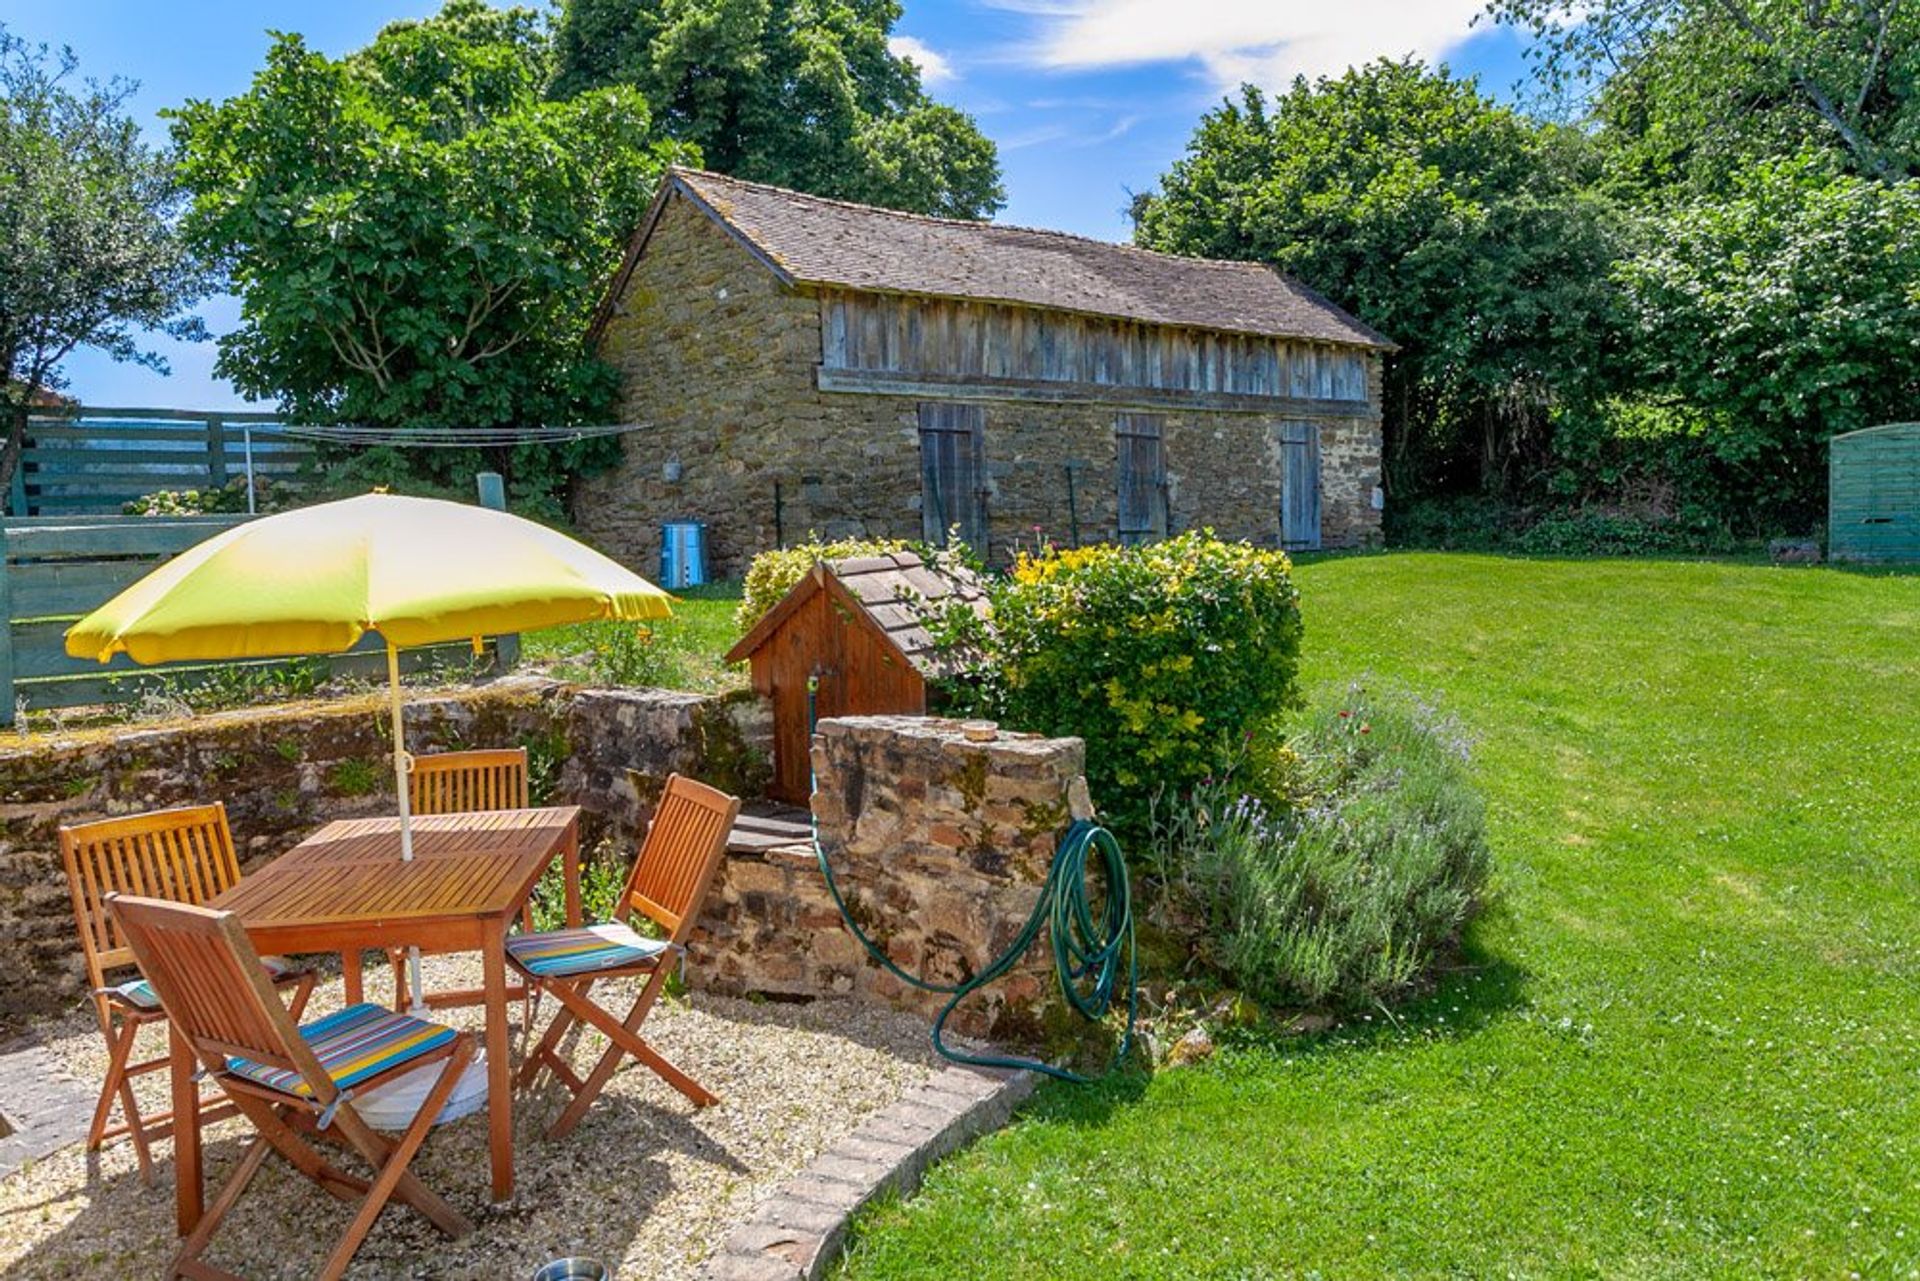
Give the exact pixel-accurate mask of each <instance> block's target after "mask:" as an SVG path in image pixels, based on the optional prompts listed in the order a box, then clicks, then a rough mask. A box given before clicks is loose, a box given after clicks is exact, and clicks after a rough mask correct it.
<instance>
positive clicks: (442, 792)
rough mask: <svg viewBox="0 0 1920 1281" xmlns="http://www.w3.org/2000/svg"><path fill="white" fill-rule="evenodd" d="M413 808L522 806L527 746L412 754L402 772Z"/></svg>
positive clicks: (443, 810) (456, 810) (461, 810)
mask: <svg viewBox="0 0 1920 1281" xmlns="http://www.w3.org/2000/svg"><path fill="white" fill-rule="evenodd" d="M407 804H408V807H409V808H411V809H412V811H413V812H414V813H415V814H471V813H474V812H475V811H477V810H523V809H525V808H527V749H526V748H524V747H513V748H505V749H501V750H497V751H482V752H440V753H437V754H435V755H432V756H416V757H414V758H413V768H412V770H411V772H409V773H408V775H407Z"/></svg>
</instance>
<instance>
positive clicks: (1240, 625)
mask: <svg viewBox="0 0 1920 1281" xmlns="http://www.w3.org/2000/svg"><path fill="white" fill-rule="evenodd" d="M1290 570H1291V565H1290V563H1289V562H1288V560H1287V557H1286V556H1285V554H1283V553H1281V552H1277V551H1264V550H1261V549H1259V548H1256V547H1253V546H1252V545H1250V544H1247V543H1228V542H1222V541H1221V540H1220V539H1218V538H1215V537H1214V536H1213V535H1212V534H1211V533H1188V534H1182V535H1180V536H1179V537H1177V538H1170V539H1167V540H1165V541H1163V542H1158V543H1148V544H1144V545H1141V546H1137V547H1120V546H1114V545H1110V544H1103V545H1099V546H1093V547H1082V548H1076V549H1073V550H1068V551H1062V550H1060V549H1057V548H1051V547H1049V548H1047V549H1046V550H1044V551H1043V552H1041V553H1040V554H1039V555H1030V554H1022V555H1021V556H1020V557H1019V559H1018V560H1016V561H1015V562H1014V566H1013V572H1012V574H1011V576H1010V577H1009V578H1008V579H1007V580H1006V581H1004V582H1002V583H999V584H997V585H996V586H995V587H994V589H993V618H992V620H991V622H990V623H988V624H986V625H985V626H984V628H983V629H982V631H983V633H984V634H982V635H978V636H974V637H969V638H966V639H967V640H968V641H969V642H970V644H971V647H972V648H973V649H975V650H977V652H978V653H979V655H980V658H979V660H978V661H977V662H975V663H973V664H971V665H970V666H969V669H968V670H967V672H966V673H965V676H964V680H963V683H962V684H961V686H960V687H959V688H957V689H956V690H954V691H953V693H954V695H955V698H956V701H958V702H960V703H961V704H962V705H963V706H967V707H969V708H970V709H971V710H974V711H977V712H979V713H981V714H985V715H991V716H993V717H995V718H996V719H999V720H1002V721H1004V722H1006V723H1007V724H1008V725H1009V726H1011V727H1013V728H1017V729H1023V730H1038V731H1041V732H1043V733H1049V734H1077V735H1079V736H1081V737H1082V738H1084V739H1086V741H1087V777H1088V782H1089V783H1091V784H1092V787H1093V794H1094V796H1095V797H1097V798H1098V799H1099V801H1100V804H1101V807H1102V809H1103V810H1104V811H1105V812H1106V814H1107V816H1108V818H1109V820H1110V822H1111V823H1112V824H1113V825H1115V826H1117V827H1119V828H1120V829H1121V830H1122V831H1123V833H1126V832H1132V833H1143V832H1144V831H1145V830H1146V825H1147V824H1146V817H1147V814H1148V812H1149V807H1150V806H1151V804H1152V801H1153V798H1154V795H1155V794H1156V793H1158V792H1161V791H1166V792H1168V793H1169V794H1175V795H1183V794H1185V793H1186V792H1188V791H1190V790H1191V789H1192V788H1193V787H1194V786H1195V785H1197V784H1198V783H1199V782H1200V781H1201V780H1202V779H1204V778H1206V777H1207V776H1209V775H1212V774H1218V773H1220V772H1221V771H1222V770H1223V769H1225V768H1226V767H1227V766H1228V764H1229V763H1230V762H1231V761H1232V760H1233V759H1234V758H1235V757H1236V756H1237V755H1238V754H1239V753H1240V751H1241V750H1242V748H1243V747H1244V746H1245V744H1246V742H1247V740H1248V738H1249V736H1250V734H1251V732H1252V731H1253V730H1254V728H1255V727H1257V726H1260V725H1262V724H1264V723H1265V722H1267V721H1268V720H1270V719H1271V718H1272V717H1273V716H1274V715H1275V714H1276V713H1278V712H1280V711H1282V710H1284V709H1286V708H1288V707H1291V706H1293V705H1294V704H1295V702H1296V695H1295V691H1294V674H1295V671H1296V668H1297V664H1298V657H1299V652H1300V631H1301V624H1300V608H1299V593H1298V591H1297V590H1296V589H1295V588H1294V585H1293V580H1292V578H1291V576H1290ZM960 621H961V622H964V621H965V620H960Z"/></svg>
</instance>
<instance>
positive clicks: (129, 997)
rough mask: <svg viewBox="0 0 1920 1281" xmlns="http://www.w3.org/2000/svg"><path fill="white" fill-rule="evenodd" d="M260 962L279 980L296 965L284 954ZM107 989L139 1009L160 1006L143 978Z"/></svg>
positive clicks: (155, 993)
mask: <svg viewBox="0 0 1920 1281" xmlns="http://www.w3.org/2000/svg"><path fill="white" fill-rule="evenodd" d="M260 964H261V965H263V966H265V967H266V971H267V977H269V978H271V979H274V980H276V981H277V980H279V979H283V978H285V977H286V976H287V975H289V974H292V973H293V972H294V971H295V970H296V969H297V968H299V967H297V966H296V965H294V963H293V962H292V961H290V960H288V959H287V958H286V957H284V956H263V957H261V958H260ZM107 991H109V992H111V993H112V994H113V995H115V996H117V997H119V998H120V999H121V1000H123V1001H125V1002H126V1003H127V1004H128V1005H131V1006H133V1007H134V1008H135V1009H140V1010H157V1009H159V1008H160V994H159V993H158V992H156V991H154V990H153V984H151V983H149V982H147V981H146V980H145V979H135V980H133V982H131V983H122V984H121V985H120V986H119V987H110V988H108V989H107Z"/></svg>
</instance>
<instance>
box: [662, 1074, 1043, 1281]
mask: <svg viewBox="0 0 1920 1281" xmlns="http://www.w3.org/2000/svg"><path fill="white" fill-rule="evenodd" d="M1036 1083H1037V1078H1036V1077H1035V1076H1034V1074H1033V1073H1031V1072H1005V1071H998V1070H994V1069H990V1068H973V1067H962V1066H960V1065H958V1064H954V1065H950V1066H948V1067H945V1068H943V1069H941V1070H940V1071H939V1072H937V1073H935V1074H934V1076H933V1078H932V1079H931V1080H929V1081H928V1082H926V1084H924V1085H922V1086H920V1087H919V1088H918V1089H916V1090H914V1091H912V1092H911V1093H909V1094H908V1095H906V1097H904V1098H902V1099H900V1100H899V1101H898V1102H896V1103H894V1104H892V1105H891V1106H889V1107H885V1108H882V1109H881V1110H880V1111H878V1112H875V1113H874V1114H873V1115H872V1116H869V1117H868V1118H867V1119H866V1120H865V1121H863V1122H861V1123H860V1125H859V1127H858V1128H856V1129H855V1130H854V1131H853V1133H852V1134H849V1135H847V1136H846V1137H845V1138H843V1139H841V1140H840V1141H839V1142H838V1143H836V1144H834V1145H833V1146H832V1147H831V1148H828V1149H827V1150H826V1151H825V1152H823V1153H821V1154H820V1155H819V1156H818V1157H815V1158H814V1160H813V1163H812V1164H811V1165H809V1166H807V1168H806V1169H804V1170H802V1171H801V1172H800V1173H799V1174H797V1175H795V1176H794V1177H793V1178H791V1179H788V1180H787V1181H786V1182H785V1183H783V1184H781V1185H780V1186H779V1187H778V1188H776V1189H775V1190H774V1193H773V1195H772V1196H771V1197H769V1198H768V1199H767V1200H766V1201H764V1202H762V1203H761V1204H760V1206H759V1207H758V1208H757V1209H756V1210H755V1211H754V1213H753V1217H752V1218H751V1219H749V1220H747V1222H745V1223H743V1224H741V1225H740V1226H739V1227H736V1228H734V1229H733V1231H732V1232H730V1233H728V1235H727V1238H726V1240H725V1241H724V1242H723V1243H722V1244H721V1246H720V1249H719V1251H718V1252H717V1253H716V1254H715V1255H714V1256H713V1257H712V1258H711V1259H709V1260H707V1262H706V1264H705V1265H704V1266H703V1267H702V1268H701V1270H700V1273H699V1276H700V1277H701V1278H702V1279H703V1281H818V1278H820V1277H822V1276H824V1275H825V1274H826V1270H827V1268H828V1266H829V1265H830V1264H832V1263H833V1261H834V1260H835V1259H837V1258H839V1257H840V1252H841V1250H842V1249H843V1248H844V1247H845V1245H846V1240H847V1223H848V1220H850V1219H851V1218H852V1217H853V1214H854V1212H855V1211H856V1210H858V1209H859V1208H860V1207H861V1206H863V1205H865V1204H866V1203H867V1202H869V1201H871V1200H872V1199H873V1198H874V1197H876V1196H878V1195H879V1194H881V1193H883V1192H893V1193H897V1194H899V1195H901V1196H906V1195H909V1194H911V1193H912V1192H913V1191H914V1190H915V1189H916V1188H918V1187H919V1186H920V1180H921V1177H922V1176H923V1175H925V1174H926V1171H927V1167H928V1166H929V1165H931V1164H933V1163H934V1162H935V1161H937V1160H939V1159H940V1158H941V1157H943V1156H946V1155H948V1154H949V1153H951V1152H954V1151H956V1150H957V1149H959V1148H962V1147H964V1146H966V1145H967V1144H968V1143H969V1142H971V1141H972V1140H973V1139H975V1138H978V1137H979V1136H980V1135H982V1134H986V1133H988V1132H990V1131H993V1130H997V1129H999V1128H1000V1127H1001V1126H1003V1125H1005V1124H1006V1123H1007V1120H1008V1118H1009V1117H1011V1116H1012V1115H1013V1109H1014V1108H1015V1107H1016V1106H1018V1105H1019V1104H1020V1102H1021V1101H1022V1100H1024V1099H1025V1098H1026V1097H1027V1096H1028V1095H1029V1094H1032V1093H1033V1089H1034V1086H1035V1084H1036Z"/></svg>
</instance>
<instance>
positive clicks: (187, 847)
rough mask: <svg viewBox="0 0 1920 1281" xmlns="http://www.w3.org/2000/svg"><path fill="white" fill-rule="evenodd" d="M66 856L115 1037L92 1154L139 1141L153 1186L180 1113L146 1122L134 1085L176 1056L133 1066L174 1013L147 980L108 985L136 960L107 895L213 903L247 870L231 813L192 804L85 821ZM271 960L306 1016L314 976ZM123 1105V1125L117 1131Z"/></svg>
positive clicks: (91, 1134)
mask: <svg viewBox="0 0 1920 1281" xmlns="http://www.w3.org/2000/svg"><path fill="white" fill-rule="evenodd" d="M60 856H61V858H62V859H63V860H64V861H65V862H66V865H67V888H68V890H69V892H70V893H71V894H72V895H73V917H74V921H75V923H76V924H77V925H78V926H79V927H80V951H81V954H82V955H83V956H84V957H85V958H86V962H87V980H88V982H89V983H90V984H91V985H92V990H93V1008H94V1014H95V1015H96V1016H97V1017H98V1018H99V1020H100V1033H101V1035H102V1036H104V1037H106V1039H107V1079H106V1081H105V1082H104V1083H103V1084H102V1085H101V1087H100V1102H99V1103H98V1104H97V1105H96V1106H95V1107H94V1110H93V1124H92V1125H90V1126H89V1127H88V1129H87V1150H88V1151H89V1152H92V1151H96V1150H98V1149H99V1148H101V1147H102V1146H104V1145H105V1144H106V1143H107V1142H108V1141H109V1140H112V1139H117V1138H122V1137H126V1138H130V1139H132V1140H133V1150H134V1153H135V1155H136V1156H137V1157H138V1158H139V1161H140V1180H141V1182H143V1183H144V1182H149V1181H150V1180H151V1179H152V1177H153V1159H152V1156H151V1154H150V1153H149V1151H148V1147H147V1145H148V1141H149V1140H150V1139H152V1138H153V1137H155V1136H156V1135H161V1134H164V1133H165V1132H166V1128H167V1126H168V1125H169V1124H170V1123H171V1122H172V1120H173V1114H172V1113H171V1112H158V1113H155V1114H154V1115H153V1116H151V1117H142V1116H141V1114H140V1105H139V1103H138V1102H137V1101H136V1099H135V1097H134V1091H133V1078H134V1077H138V1076H142V1075H145V1074H146V1073H148V1072H159V1071H163V1070H164V1069H165V1068H166V1066H167V1059H166V1056H165V1055H162V1056H161V1057H159V1058H155V1059H147V1060H145V1061H144V1062H140V1063H133V1062H130V1061H129V1060H130V1059H131V1058H132V1055H133V1048H134V1043H135V1041H137V1040H138V1039H139V1035H140V1029H141V1028H143V1027H145V1026H147V1025H148V1024H150V1023H164V1022H165V1021H166V1017H167V1016H166V1012H165V1011H164V1010H163V1009H161V1006H160V998H159V997H158V996H157V995H156V994H155V993H154V990H153V987H152V985H151V984H149V983H148V982H147V981H146V980H145V979H144V978H140V977H135V978H134V979H132V980H130V981H126V982H121V983H119V984H109V983H108V981H107V975H108V972H109V971H112V970H119V969H125V968H127V967H128V966H131V965H132V964H133V953H132V952H130V951H128V950H127V946H126V943H125V941H124V940H123V939H122V938H121V937H120V935H119V932H118V931H117V930H116V929H115V928H114V924H113V919H112V917H111V915H110V914H109V913H108V912H107V907H106V896H107V895H109V894H112V893H116V892H118V893H123V894H143V895H146V896H147V897H150V898H160V899H168V900H171V901H173V902H176V903H204V902H206V901H207V900H208V899H210V898H213V897H214V896H215V895H217V894H219V893H221V892H222V891H224V890H226V889H228V888H229V887H231V886H232V885H233V884H234V883H236V882H237V881H238V880H239V879H240V863H239V860H238V859H237V858H235V856H234V851H233V834H232V833H231V832H230V831H228V829H227V811H226V807H225V806H224V805H219V804H214V805H191V806H184V807H182V808H179V809H170V810H158V811H155V812H153V813H149V814H130V815H127V816H125V817H122V818H109V819H101V820H100V821H98V822H93V823H75V824H73V825H71V826H68V827H63V828H61V829H60ZM265 963H266V966H267V969H268V973H269V976H270V977H271V979H272V981H273V983H274V984H275V985H276V986H278V987H282V988H292V989H293V1016H294V1017H295V1018H299V1017H300V1012H301V1011H302V1010H303V1009H305V1008H306V1004H307V997H308V996H309V995H311V993H312V992H313V979H314V976H313V973H312V971H310V970H304V969H299V968H297V967H295V965H294V964H293V963H292V962H291V961H288V960H285V959H283V958H281V957H277V956H270V957H267V958H265ZM116 1098H117V1099H118V1100H119V1102H120V1110H121V1112H122V1113H123V1114H124V1115H123V1120H122V1122H121V1123H120V1124H119V1125H109V1124H108V1122H109V1121H111V1120H112V1116H113V1104H114V1100H115V1099H116ZM231 1114H232V1109H231V1108H228V1107H226V1106H225V1105H224V1104H219V1105H217V1106H216V1107H215V1108H214V1109H213V1110H212V1111H210V1112H207V1113H205V1115H206V1117H207V1119H209V1120H212V1119H215V1118H216V1117H220V1116H228V1115H231Z"/></svg>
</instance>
